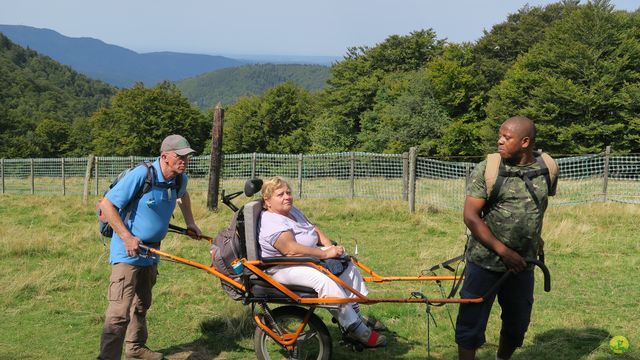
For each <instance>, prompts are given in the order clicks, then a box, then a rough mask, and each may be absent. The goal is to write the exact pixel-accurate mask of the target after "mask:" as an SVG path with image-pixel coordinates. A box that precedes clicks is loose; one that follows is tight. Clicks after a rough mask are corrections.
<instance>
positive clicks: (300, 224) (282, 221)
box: [259, 207, 319, 257]
mask: <svg viewBox="0 0 640 360" xmlns="http://www.w3.org/2000/svg"><path fill="white" fill-rule="evenodd" d="M289 214H290V215H291V216H292V217H293V218H294V219H295V220H294V219H291V218H289V217H287V216H284V215H280V214H276V213H272V212H269V211H262V218H261V220H260V232H259V242H260V249H261V256H262V257H272V256H282V253H280V251H278V250H277V249H276V248H275V247H274V246H273V244H274V243H275V242H276V240H278V237H279V236H280V234H282V233H283V232H285V231H291V232H292V233H293V237H294V238H295V240H296V242H297V243H298V244H301V245H304V246H309V247H315V246H317V245H318V240H319V238H318V232H317V231H316V227H315V225H313V224H312V223H310V222H309V220H308V219H307V217H306V216H304V214H303V213H302V211H300V210H298V208H296V207H292V208H291V211H290V212H289Z"/></svg>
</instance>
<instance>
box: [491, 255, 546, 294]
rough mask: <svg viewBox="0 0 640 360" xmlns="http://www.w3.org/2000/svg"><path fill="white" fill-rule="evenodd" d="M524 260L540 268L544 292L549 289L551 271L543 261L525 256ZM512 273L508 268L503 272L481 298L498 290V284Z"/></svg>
mask: <svg viewBox="0 0 640 360" xmlns="http://www.w3.org/2000/svg"><path fill="white" fill-rule="evenodd" d="M524 261H526V262H527V264H533V265H535V266H537V267H539V268H540V270H542V274H543V276H544V291H545V292H549V291H551V273H550V272H549V269H548V268H547V266H546V265H545V264H544V262H542V261H540V260H537V259H532V258H526V259H524ZM512 273H513V271H511V270H508V271H507V272H505V273H504V275H502V277H501V278H500V279H499V280H498V281H497V282H496V283H495V284H493V286H492V287H491V289H489V291H487V293H486V294H484V295H483V296H482V298H483V299H485V300H486V299H487V298H488V297H489V296H491V295H493V294H494V293H495V292H496V291H497V290H498V288H499V287H500V285H502V283H504V281H505V280H507V278H508V277H509V275H511V274H512Z"/></svg>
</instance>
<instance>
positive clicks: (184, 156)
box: [172, 153, 191, 162]
mask: <svg viewBox="0 0 640 360" xmlns="http://www.w3.org/2000/svg"><path fill="white" fill-rule="evenodd" d="M172 154H173V158H174V159H180V160H182V161H185V162H186V161H189V159H191V154H187V155H178V154H176V153H172Z"/></svg>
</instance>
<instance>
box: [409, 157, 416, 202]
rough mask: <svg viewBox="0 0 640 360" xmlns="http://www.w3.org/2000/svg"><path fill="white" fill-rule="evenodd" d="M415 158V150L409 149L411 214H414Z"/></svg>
mask: <svg viewBox="0 0 640 360" xmlns="http://www.w3.org/2000/svg"><path fill="white" fill-rule="evenodd" d="M416 158H417V151H416V148H415V147H411V148H409V211H410V212H411V213H412V214H413V213H415V212H416Z"/></svg>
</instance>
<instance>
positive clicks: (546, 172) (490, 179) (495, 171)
mask: <svg viewBox="0 0 640 360" xmlns="http://www.w3.org/2000/svg"><path fill="white" fill-rule="evenodd" d="M533 155H534V158H535V160H536V162H538V163H539V164H540V165H541V168H540V169H538V170H529V171H525V172H520V171H507V170H506V168H505V166H504V161H503V160H502V157H501V156H500V154H499V153H493V154H489V155H487V167H486V169H485V171H484V179H485V184H486V186H487V195H488V198H487V203H486V206H485V209H487V210H488V209H489V208H490V207H492V206H493V205H495V203H496V201H497V200H498V194H499V193H500V188H501V187H502V184H504V181H505V179H506V178H507V177H519V178H521V179H522V180H523V181H524V183H525V185H526V187H527V191H529V194H531V197H532V198H533V201H534V202H535V203H536V206H537V207H538V208H540V200H539V199H538V197H537V196H536V195H535V192H534V189H533V183H532V182H531V179H533V178H535V177H538V176H544V178H545V181H546V183H547V190H548V193H549V196H553V195H555V187H554V184H555V182H556V181H557V179H558V165H557V164H556V162H555V160H553V158H552V157H551V156H549V155H548V154H547V153H544V152H537V151H534V153H533Z"/></svg>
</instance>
